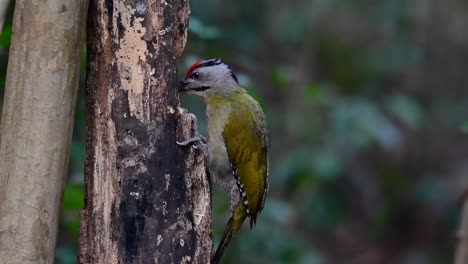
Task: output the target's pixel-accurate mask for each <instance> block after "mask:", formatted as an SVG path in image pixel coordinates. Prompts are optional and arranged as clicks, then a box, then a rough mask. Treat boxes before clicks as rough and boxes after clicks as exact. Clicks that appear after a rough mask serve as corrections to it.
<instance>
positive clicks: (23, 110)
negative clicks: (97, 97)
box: [0, 0, 87, 264]
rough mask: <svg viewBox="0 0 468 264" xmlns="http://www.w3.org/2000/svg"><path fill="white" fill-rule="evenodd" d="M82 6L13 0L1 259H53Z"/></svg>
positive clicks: (70, 1)
mask: <svg viewBox="0 0 468 264" xmlns="http://www.w3.org/2000/svg"><path fill="white" fill-rule="evenodd" d="M63 6H66V7H67V10H68V11H67V12H60V10H61V8H62V7H63ZM86 10H87V1H86V0H50V1H47V2H44V1H30V0H17V1H16V6H15V16H14V21H13V28H14V34H13V37H12V44H11V48H10V53H9V56H10V57H9V61H8V71H7V80H6V89H5V97H4V105H3V111H2V120H1V126H0V263H22V264H23V263H53V262H54V252H55V240H56V236H57V229H58V222H59V221H58V218H59V208H60V202H61V198H62V191H63V187H64V184H65V180H66V175H67V166H68V154H69V148H70V143H71V135H72V130H73V117H74V106H75V101H76V92H77V88H78V78H79V69H80V55H81V50H82V32H83V29H84V23H85V17H86Z"/></svg>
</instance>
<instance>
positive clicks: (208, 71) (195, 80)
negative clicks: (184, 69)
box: [181, 59, 242, 97]
mask: <svg viewBox="0 0 468 264" xmlns="http://www.w3.org/2000/svg"><path fill="white" fill-rule="evenodd" d="M183 83H184V84H183V87H182V88H181V91H182V92H187V93H188V94H194V95H198V96H202V97H206V96H210V95H228V94H231V93H233V92H236V91H238V90H240V89H242V88H240V87H239V85H238V83H237V80H236V79H235V77H234V75H233V73H232V71H231V70H230V69H229V67H228V66H227V65H226V64H224V63H222V62H221V61H220V60H218V59H216V60H205V61H203V62H202V63H201V64H200V66H199V67H197V68H195V69H194V70H193V71H192V72H191V73H190V74H189V75H188V76H187V77H186V78H185V79H184V82H183Z"/></svg>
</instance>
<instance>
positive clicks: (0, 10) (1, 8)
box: [0, 0, 10, 35]
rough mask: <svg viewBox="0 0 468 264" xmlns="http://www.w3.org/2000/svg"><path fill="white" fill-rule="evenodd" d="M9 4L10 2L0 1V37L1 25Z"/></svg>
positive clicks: (8, 0) (7, 0) (3, 22)
mask: <svg viewBox="0 0 468 264" xmlns="http://www.w3.org/2000/svg"><path fill="white" fill-rule="evenodd" d="M9 3H10V0H0V35H1V34H2V30H3V25H4V24H5V19H6V15H7V9H8V4H9Z"/></svg>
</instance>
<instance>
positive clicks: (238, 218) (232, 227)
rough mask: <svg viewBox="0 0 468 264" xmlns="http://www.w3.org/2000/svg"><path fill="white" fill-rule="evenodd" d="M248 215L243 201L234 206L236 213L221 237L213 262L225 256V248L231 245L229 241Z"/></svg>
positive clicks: (215, 262)
mask: <svg viewBox="0 0 468 264" xmlns="http://www.w3.org/2000/svg"><path fill="white" fill-rule="evenodd" d="M246 217H247V213H246V212H245V209H244V205H243V203H242V202H240V203H238V204H237V205H236V207H235V208H234V214H233V215H232V216H231V218H229V222H228V223H227V226H226V230H224V234H223V238H222V239H221V242H219V245H218V248H217V249H216V253H215V255H214V257H213V260H212V261H211V264H218V263H219V261H220V260H221V257H222V256H223V253H224V250H225V249H226V248H227V246H228V245H229V242H230V241H231V239H232V237H233V236H234V234H235V233H236V232H237V231H238V230H239V229H240V228H241V226H242V224H243V223H244V221H245V218H246Z"/></svg>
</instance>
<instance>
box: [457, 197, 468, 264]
mask: <svg viewBox="0 0 468 264" xmlns="http://www.w3.org/2000/svg"><path fill="white" fill-rule="evenodd" d="M467 194H468V191H465V193H464V195H463V197H462V198H463V200H462V202H463V204H462V207H461V209H462V211H461V216H460V227H459V230H458V235H457V236H458V245H457V246H456V247H457V248H456V252H455V261H454V264H466V263H468V199H467V198H468V195H467Z"/></svg>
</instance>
